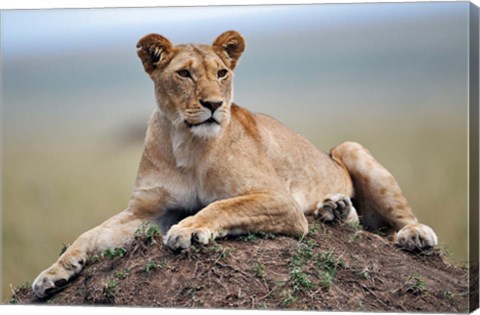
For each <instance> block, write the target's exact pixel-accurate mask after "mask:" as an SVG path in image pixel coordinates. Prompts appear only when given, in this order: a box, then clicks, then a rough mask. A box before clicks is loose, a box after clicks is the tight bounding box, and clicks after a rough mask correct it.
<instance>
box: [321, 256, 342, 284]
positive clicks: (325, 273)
mask: <svg viewBox="0 0 480 315" xmlns="http://www.w3.org/2000/svg"><path fill="white" fill-rule="evenodd" d="M314 264H315V267H316V268H317V269H318V278H319V280H320V283H321V284H322V285H323V286H324V287H327V288H330V286H331V285H332V284H333V280H334V279H335V276H336V274H337V270H338V269H339V268H340V267H343V266H345V262H344V261H343V259H341V258H336V257H335V256H334V255H333V251H326V252H322V253H318V254H316V255H315V257H314Z"/></svg>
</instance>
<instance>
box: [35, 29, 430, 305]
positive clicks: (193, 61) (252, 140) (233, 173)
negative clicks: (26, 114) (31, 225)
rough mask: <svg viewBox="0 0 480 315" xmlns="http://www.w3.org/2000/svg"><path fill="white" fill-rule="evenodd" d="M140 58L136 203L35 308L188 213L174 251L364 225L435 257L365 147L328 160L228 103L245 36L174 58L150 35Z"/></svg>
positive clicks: (40, 289)
mask: <svg viewBox="0 0 480 315" xmlns="http://www.w3.org/2000/svg"><path fill="white" fill-rule="evenodd" d="M137 48H138V56H139V57H140V59H141V61H142V63H143V66H144V68H145V71H146V72H147V73H148V75H149V76H150V78H151V79H152V80H153V82H154V84H155V95H156V100H157V103H158V108H157V109H156V110H155V111H154V112H153V114H152V115H151V117H150V121H149V123H148V131H147V134H146V139H145V149H144V152H143V156H142V159H141V161H140V167H139V171H138V176H137V179H136V182H135V188H134V190H133V193H132V197H131V200H130V202H129V204H128V207H127V209H126V210H124V211H123V212H121V213H119V214H117V215H116V216H114V217H112V218H110V219H109V220H107V221H105V222H104V223H103V224H101V225H99V226H97V227H96V228H94V229H92V230H90V231H87V232H85V233H84V234H82V235H81V236H80V237H79V238H78V239H77V240H76V241H75V242H74V243H73V244H72V245H71V246H70V247H69V248H68V249H67V250H66V252H65V253H64V254H63V255H61V256H60V257H59V259H58V260H57V261H56V262H55V263H54V264H53V265H52V266H50V267H49V268H48V269H46V270H45V271H43V272H42V273H40V275H39V276H38V277H37V278H36V279H35V281H34V282H33V285H32V288H33V290H34V292H35V294H36V295H37V296H38V297H45V296H47V295H48V294H50V293H51V292H53V291H55V290H56V289H58V288H60V287H62V286H63V285H64V284H66V283H67V281H68V280H69V279H70V278H71V277H72V276H74V275H75V274H77V273H78V272H80V270H81V269H82V267H83V265H84V263H85V261H86V259H87V257H88V255H90V254H91V253H93V252H97V251H100V250H102V249H106V248H112V247H119V246H122V245H124V244H125V243H126V242H128V241H129V240H130V239H131V238H132V236H133V233H134V232H135V230H136V229H137V228H138V227H139V226H140V225H141V224H142V223H143V222H145V221H152V220H155V219H157V218H158V217H162V215H164V214H165V212H166V211H171V210H172V209H173V210H175V209H182V210H183V211H189V212H190V213H191V215H190V216H188V217H186V218H185V219H183V220H181V221H180V222H178V223H177V224H175V225H173V226H171V228H170V229H169V230H168V232H167V233H166V235H165V236H164V244H165V245H166V246H168V247H170V248H172V249H184V248H188V247H189V246H190V244H191V242H192V240H194V241H196V242H199V243H201V244H207V243H208V242H209V241H210V240H212V239H214V238H216V237H221V236H225V235H227V234H237V233H245V232H259V231H263V232H271V233H281V234H285V235H292V236H302V235H304V234H305V233H307V230H308V225H307V220H306V218H305V216H306V215H315V216H316V217H317V218H319V219H320V220H322V221H332V220H335V219H336V218H338V219H340V220H344V221H348V222H355V221H358V220H359V217H358V214H360V216H361V220H362V224H363V225H364V226H365V227H367V228H369V229H380V228H389V229H390V230H391V231H393V232H394V233H395V234H393V238H394V241H395V242H396V243H397V244H398V245H400V246H402V247H405V248H408V249H414V248H419V249H425V248H430V247H432V246H435V245H437V236H436V235H435V233H434V232H433V230H432V229H431V228H430V227H428V226H426V225H423V224H420V223H418V221H417V219H416V217H415V216H414V215H413V213H412V211H411V209H410V207H409V206H408V205H407V201H406V199H405V197H404V196H403V195H402V192H401V190H400V188H399V186H398V184H397V182H396V181H395V179H394V177H393V176H392V175H391V174H390V173H389V172H388V171H387V170H386V169H385V168H384V167H383V166H382V165H381V164H380V163H378V162H377V161H376V160H375V159H374V158H373V157H372V155H371V154H370V153H369V151H368V150H367V149H365V148H363V147H362V146H361V145H360V144H358V143H354V142H345V143H342V144H340V145H338V146H336V147H335V148H333V149H332V150H331V151H330V154H329V155H328V154H325V153H323V152H320V151H318V150H317V149H316V148H315V147H314V146H313V145H312V144H311V143H310V142H308V141H307V140H306V139H304V138H303V137H301V136H300V135H298V134H296V133H295V132H293V131H292V130H290V129H288V128H287V127H285V126H283V125H282V124H281V123H279V122H278V121H276V120H275V119H273V118H271V117H269V116H266V115H261V114H253V113H251V112H249V111H248V110H246V109H244V108H242V107H240V106H238V105H235V104H233V103H232V98H233V88H232V82H233V70H234V69H235V66H236V65H237V62H238V60H239V58H240V55H241V54H242V53H243V51H244V49H245V41H244V39H243V37H242V35H240V34H239V33H238V32H236V31H228V32H225V33H223V34H221V35H220V36H219V37H218V38H217V39H216V40H215V41H214V42H213V44H212V45H211V46H210V45H193V44H190V45H178V46H173V45H172V43H171V42H170V41H169V40H168V39H166V38H165V37H163V36H161V35H158V34H150V35H147V36H145V37H143V38H141V39H140V41H139V42H138V44H137ZM352 197H355V200H356V203H355V206H356V207H357V209H355V208H354V207H353V205H352V202H351V200H350V198H352ZM357 211H358V214H357Z"/></svg>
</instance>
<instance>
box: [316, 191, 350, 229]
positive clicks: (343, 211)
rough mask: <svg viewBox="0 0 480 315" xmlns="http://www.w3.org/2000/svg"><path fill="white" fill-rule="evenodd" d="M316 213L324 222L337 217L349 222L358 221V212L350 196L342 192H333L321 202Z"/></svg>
mask: <svg viewBox="0 0 480 315" xmlns="http://www.w3.org/2000/svg"><path fill="white" fill-rule="evenodd" d="M314 215H315V217H316V218H318V219H320V220H322V221H323V222H330V221H333V220H335V219H338V220H340V221H345V222H347V223H355V222H358V214H357V211H356V210H355V208H354V207H353V205H352V201H351V200H350V198H349V197H347V196H345V195H342V194H332V195H330V196H329V197H328V198H326V199H325V200H324V201H323V202H321V203H320V204H319V205H318V207H317V210H315V212H314Z"/></svg>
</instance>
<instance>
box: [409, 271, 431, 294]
mask: <svg viewBox="0 0 480 315" xmlns="http://www.w3.org/2000/svg"><path fill="white" fill-rule="evenodd" d="M406 290H407V292H412V293H413V294H415V295H421V294H426V293H428V289H427V286H426V284H425V280H424V279H423V278H422V277H421V276H419V275H409V276H408V281H407V284H406Z"/></svg>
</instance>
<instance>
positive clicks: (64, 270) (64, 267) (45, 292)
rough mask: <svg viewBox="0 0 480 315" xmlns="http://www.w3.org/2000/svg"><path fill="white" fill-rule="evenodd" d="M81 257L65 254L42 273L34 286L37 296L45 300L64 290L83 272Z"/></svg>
mask: <svg viewBox="0 0 480 315" xmlns="http://www.w3.org/2000/svg"><path fill="white" fill-rule="evenodd" d="M80 257H81V256H78V257H76V256H71V255H67V253H65V254H64V255H63V256H62V257H60V259H59V260H58V261H57V262H56V263H54V264H53V265H52V266H50V268H48V269H46V270H44V271H42V272H41V273H40V274H39V275H38V276H37V278H35V280H34V281H33V284H32V290H33V292H34V293H35V295H36V296H37V297H39V298H45V297H47V296H49V295H51V294H52V293H54V292H56V291H58V290H60V289H62V288H63V287H64V286H65V285H66V284H67V283H68V281H69V280H70V279H71V278H72V277H73V276H75V275H76V274H78V273H79V272H80V271H81V270H82V268H83V263H84V259H82V258H80Z"/></svg>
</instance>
